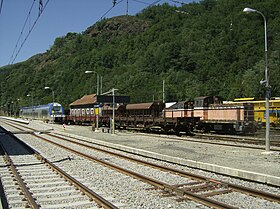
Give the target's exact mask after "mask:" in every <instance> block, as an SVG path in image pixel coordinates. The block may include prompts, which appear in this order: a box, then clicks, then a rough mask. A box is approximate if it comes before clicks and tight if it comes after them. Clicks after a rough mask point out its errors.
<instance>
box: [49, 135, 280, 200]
mask: <svg viewBox="0 0 280 209" xmlns="http://www.w3.org/2000/svg"><path fill="white" fill-rule="evenodd" d="M47 135H50V136H52V137H56V138H58V139H61V140H65V141H68V142H72V143H73V144H77V145H80V146H84V147H86V148H89V149H93V150H97V151H100V152H104V153H107V154H110V155H113V156H117V157H120V158H123V159H126V160H130V161H134V162H137V163H141V164H143V165H148V166H150V167H153V168H158V169H160V170H164V171H168V172H171V173H173V174H177V175H180V176H184V177H188V178H193V179H197V180H201V181H205V182H206V181H209V182H214V183H217V184H222V185H226V186H228V187H230V188H232V189H234V190H235V191H239V192H241V193H247V194H250V195H252V196H257V197H261V198H265V199H267V200H270V201H273V202H277V203H280V196H279V195H275V194H271V193H267V192H263V191H259V190H255V189H251V188H248V187H244V186H239V185H235V184H231V183H228V182H224V181H219V180H216V179H213V178H208V177H204V176H201V175H197V174H192V173H190V172H185V171H182V170H179V169H174V168H169V167H166V166H162V165H158V164H155V163H151V162H146V161H143V160H140V159H137V158H133V157H128V156H125V155H122V154H118V153H114V152H111V151H108V150H103V149H100V148H96V147H92V146H89V145H86V144H82V143H79V142H74V141H71V140H68V139H65V138H63V137H60V136H55V135H54V134H47ZM64 137H68V138H73V139H76V138H75V137H70V136H64ZM76 140H77V139H76ZM79 140H80V141H84V142H87V141H85V140H82V139H79ZM87 143H90V142H87Z"/></svg>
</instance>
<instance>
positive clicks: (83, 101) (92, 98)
mask: <svg viewBox="0 0 280 209" xmlns="http://www.w3.org/2000/svg"><path fill="white" fill-rule="evenodd" d="M90 104H96V94H89V95H84V96H83V97H82V98H80V99H77V100H76V101H74V102H72V103H71V104H70V106H80V105H90Z"/></svg>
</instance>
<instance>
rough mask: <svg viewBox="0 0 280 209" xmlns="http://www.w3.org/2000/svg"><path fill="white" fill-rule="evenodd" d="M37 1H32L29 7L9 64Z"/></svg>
mask: <svg viewBox="0 0 280 209" xmlns="http://www.w3.org/2000/svg"><path fill="white" fill-rule="evenodd" d="M35 1H36V0H33V3H32V5H31V7H30V9H29V12H28V14H27V16H26V19H25V21H24V24H23V26H22V29H21V32H20V34H19V37H18V40H17V42H16V45H15V48H14V50H13V53H12V56H11V58H10V60H9V64H10V63H11V60H12V59H13V56H14V54H15V51H16V49H17V47H18V43H19V41H20V40H21V36H22V34H23V32H24V29H25V26H26V23H27V21H28V20H29V17H30V15H31V11H32V9H33V6H34V4H35Z"/></svg>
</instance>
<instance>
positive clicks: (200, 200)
mask: <svg viewBox="0 0 280 209" xmlns="http://www.w3.org/2000/svg"><path fill="white" fill-rule="evenodd" d="M32 135H33V136H35V137H37V138H40V139H42V140H44V141H46V142H49V143H51V144H54V145H56V146H58V147H61V148H63V149H66V150H68V151H70V152H73V153H75V154H77V155H79V156H82V157H84V158H86V159H88V160H91V161H94V162H97V163H99V164H102V165H104V166H106V167H108V168H111V169H114V170H117V171H119V172H121V173H124V174H126V175H129V176H132V177H134V178H137V179H139V180H141V181H143V182H146V183H149V184H151V185H153V186H155V187H157V188H160V189H163V190H165V191H169V192H171V193H174V192H175V193H176V194H179V195H183V196H187V199H191V200H193V201H195V202H198V203H201V204H204V205H206V206H209V207H213V208H217V209H222V208H223V209H235V208H236V207H233V206H230V205H227V204H225V203H222V202H218V201H216V200H212V199H210V198H207V197H204V196H203V195H197V194H195V193H192V192H189V191H185V190H184V189H179V188H177V187H175V186H172V185H169V184H166V183H164V182H161V181H158V180H156V179H153V178H150V177H147V176H144V175H142V174H139V173H136V172H134V171H130V170H127V169H125V168H122V167H119V166H117V165H114V164H112V163H108V162H106V161H103V160H100V159H98V158H95V157H92V156H90V155H87V154H84V153H81V152H79V151H76V150H74V149H71V148H69V147H66V146H64V145H61V144H59V143H56V142H53V141H50V140H48V139H46V138H44V137H42V136H38V135H35V134H32Z"/></svg>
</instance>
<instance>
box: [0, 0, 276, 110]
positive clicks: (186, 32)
mask: <svg viewBox="0 0 280 209" xmlns="http://www.w3.org/2000/svg"><path fill="white" fill-rule="evenodd" d="M245 7H251V8H254V9H257V10H259V11H261V12H262V13H263V14H264V15H265V17H266V18H267V33H268V63H269V68H268V69H269V76H270V81H269V82H270V85H271V88H272V96H280V82H278V81H279V80H280V73H279V64H280V52H279V50H280V15H279V11H280V4H279V2H278V1H275V0H266V1H263V0H204V1H201V2H200V3H191V4H186V5H183V6H182V7H179V8H177V7H174V6H170V5H168V4H163V5H157V6H152V7H149V8H146V9H145V10H143V11H142V12H141V13H139V14H137V15H136V16H119V17H114V18H110V19H104V20H102V21H100V22H97V23H95V24H94V25H93V26H91V27H89V28H88V29H86V30H85V31H84V32H83V33H81V34H79V33H68V34H67V35H65V36H64V37H59V38H57V39H56V40H55V41H54V44H53V45H52V46H51V47H50V49H49V50H47V51H46V52H45V53H43V54H37V55H34V56H33V57H31V58H30V59H28V60H27V61H25V62H21V63H18V64H14V65H9V66H5V67H2V68H0V75H1V76H0V81H1V90H0V91H1V106H3V105H4V104H7V103H9V102H11V101H15V100H17V99H18V98H19V99H20V100H19V101H20V105H21V106H23V105H27V104H28V105H30V98H28V97H26V95H27V94H32V95H33V99H34V104H44V103H48V102H51V93H50V92H46V90H44V86H50V87H52V88H53V90H54V92H55V101H57V102H60V103H62V104H63V105H65V106H67V105H68V104H69V103H71V102H73V101H74V100H76V99H78V98H80V97H81V96H82V95H84V94H89V93H95V92H96V75H95V74H85V73H84V72H85V71H86V70H94V71H96V72H98V73H99V74H100V75H102V76H103V92H104V91H107V90H109V89H111V88H113V87H114V88H117V89H118V94H125V95H130V96H131V100H132V102H148V101H152V100H159V99H162V81H163V80H165V82H166V99H167V101H175V100H186V99H188V98H194V97H196V96H205V95H219V96H222V97H224V98H225V99H228V100H230V99H233V98H236V97H260V98H261V97H262V98H263V97H264V91H265V87H264V86H263V85H261V84H260V80H262V79H265V74H264V73H265V62H264V21H263V18H262V16H261V15H259V14H257V13H250V14H246V13H244V12H243V9H244V8H245ZM176 10H180V11H184V13H178V12H176Z"/></svg>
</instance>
